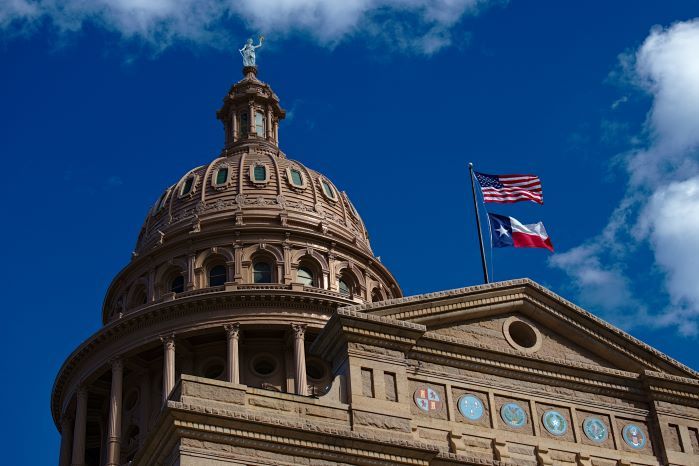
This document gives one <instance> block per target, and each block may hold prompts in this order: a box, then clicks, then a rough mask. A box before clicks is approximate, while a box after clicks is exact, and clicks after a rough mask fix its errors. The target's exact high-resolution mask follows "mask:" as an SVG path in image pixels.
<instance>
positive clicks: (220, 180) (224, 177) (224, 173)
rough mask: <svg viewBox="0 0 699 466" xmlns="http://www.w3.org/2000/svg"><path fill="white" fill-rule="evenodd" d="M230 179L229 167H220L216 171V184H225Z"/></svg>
mask: <svg viewBox="0 0 699 466" xmlns="http://www.w3.org/2000/svg"><path fill="white" fill-rule="evenodd" d="M227 181H228V167H223V168H219V170H218V173H216V184H224V183H226V182H227Z"/></svg>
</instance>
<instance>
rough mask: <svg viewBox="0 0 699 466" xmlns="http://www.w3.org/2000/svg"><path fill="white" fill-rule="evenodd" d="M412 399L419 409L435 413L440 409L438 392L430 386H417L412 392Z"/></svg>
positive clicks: (440, 400) (440, 401) (440, 402)
mask: <svg viewBox="0 0 699 466" xmlns="http://www.w3.org/2000/svg"><path fill="white" fill-rule="evenodd" d="M413 400H415V405H417V407H418V408H420V410H422V411H424V412H426V413H436V412H438V411H441V410H442V399H441V398H440V397H439V393H437V391H436V390H434V389H433V388H431V387H418V389H417V390H415V393H414V394H413Z"/></svg>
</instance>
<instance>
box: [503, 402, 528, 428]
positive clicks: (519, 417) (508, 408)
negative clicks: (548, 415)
mask: <svg viewBox="0 0 699 466" xmlns="http://www.w3.org/2000/svg"><path fill="white" fill-rule="evenodd" d="M500 417H501V418H502V420H503V421H505V423H506V424H507V425H508V426H510V427H514V428H517V429H519V428H520V427H524V425H525V424H526V423H527V413H525V412H524V410H523V409H522V407H521V406H520V405H518V404H517V403H507V404H504V405H502V408H500Z"/></svg>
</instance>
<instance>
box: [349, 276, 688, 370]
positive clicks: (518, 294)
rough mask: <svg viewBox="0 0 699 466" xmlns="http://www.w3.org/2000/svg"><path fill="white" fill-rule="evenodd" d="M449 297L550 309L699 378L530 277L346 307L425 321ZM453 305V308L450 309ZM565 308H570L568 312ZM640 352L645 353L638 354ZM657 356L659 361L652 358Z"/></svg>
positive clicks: (612, 342) (603, 338)
mask: <svg viewBox="0 0 699 466" xmlns="http://www.w3.org/2000/svg"><path fill="white" fill-rule="evenodd" d="M493 293H495V301H496V302H493V299H488V300H487V303H486V302H485V301H481V300H482V299H483V298H488V297H491V296H493ZM448 300H455V301H454V303H458V307H461V308H464V309H465V308H468V307H471V308H473V309H476V308H479V307H481V308H482V307H483V306H485V308H484V309H483V308H482V309H480V310H481V311H482V312H483V313H487V312H488V308H490V309H491V310H492V309H493V306H494V305H497V304H501V305H503V306H504V307H503V308H501V309H499V310H500V311H502V310H504V309H507V308H514V307H516V306H517V305H521V304H523V305H532V306H535V307H536V308H537V309H543V310H545V311H548V312H549V313H551V314H553V315H555V317H556V318H561V319H564V320H565V321H566V322H567V323H569V324H572V325H574V326H575V327H576V328H578V329H580V330H584V331H585V332H587V333H588V334H589V335H591V336H593V337H594V338H595V339H596V340H597V341H598V342H599V343H600V344H604V345H609V346H611V347H613V348H614V349H615V350H616V351H618V352H620V353H622V354H624V355H626V356H627V357H629V358H631V359H633V360H635V361H637V362H639V363H643V364H645V365H646V366H647V367H648V366H650V367H649V368H654V369H655V370H658V371H660V370H662V369H660V368H659V367H658V366H657V364H658V363H660V364H667V365H668V366H669V367H671V368H673V369H675V370H677V371H680V372H683V373H685V374H686V375H688V376H689V377H694V378H697V379H699V372H696V371H694V370H693V369H691V368H689V367H687V366H685V365H684V364H682V363H680V362H678V361H676V360H674V359H672V358H670V357H669V356H667V355H665V354H663V353H661V352H660V351H658V350H656V349H655V348H652V347H651V346H649V345H647V344H646V343H644V342H642V341H640V340H638V339H637V338H635V337H633V336H631V335H629V334H628V333H626V332H624V331H623V330H621V329H619V328H617V327H614V326H613V325H611V324H609V323H607V322H605V321H604V320H602V319H600V318H599V317H597V316H595V315H594V314H592V313H590V312H588V311H586V310H584V309H582V308H581V307H579V306H577V305H575V304H573V303H571V302H570V301H568V300H566V299H564V298H563V297H561V296H559V295H557V294H556V293H554V292H552V291H550V290H548V289H547V288H545V287H543V286H541V285H539V284H538V283H536V282H534V281H532V280H530V279H528V278H523V279H517V280H510V281H504V282H495V283H489V284H485V285H477V286H470V287H465V288H458V289H453V290H446V291H440V292H436V293H427V294H423V295H417V296H410V297H404V298H395V299H389V300H386V301H383V302H378V303H364V304H357V305H352V306H348V307H345V308H343V309H347V310H354V311H358V312H367V313H379V314H381V315H390V316H391V317H393V318H396V319H405V320H409V321H415V320H417V321H419V322H423V321H425V320H429V318H430V316H433V315H435V314H444V313H445V312H449V311H453V309H454V305H453V304H447V305H444V306H443V307H440V306H442V303H443V302H444V301H448ZM547 301H548V302H547ZM450 306H451V309H449V307H450ZM554 306H557V308H556V309H554ZM564 311H567V314H566V313H565V312H564ZM629 344H631V347H632V348H633V349H636V350H637V351H635V352H632V351H630V350H629V349H627V348H628V347H629ZM638 351H640V352H641V353H642V354H638ZM654 358H655V359H656V360H657V362H655V361H652V359H654Z"/></svg>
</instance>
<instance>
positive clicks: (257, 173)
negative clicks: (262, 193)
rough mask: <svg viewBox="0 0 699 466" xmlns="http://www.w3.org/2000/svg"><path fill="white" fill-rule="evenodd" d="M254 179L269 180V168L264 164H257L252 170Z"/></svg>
mask: <svg viewBox="0 0 699 466" xmlns="http://www.w3.org/2000/svg"><path fill="white" fill-rule="evenodd" d="M252 179H253V180H254V181H267V169H266V168H265V166H264V165H255V168H253V170H252Z"/></svg>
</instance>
